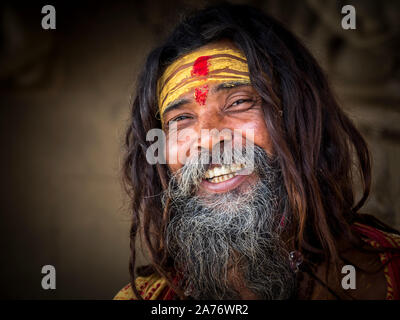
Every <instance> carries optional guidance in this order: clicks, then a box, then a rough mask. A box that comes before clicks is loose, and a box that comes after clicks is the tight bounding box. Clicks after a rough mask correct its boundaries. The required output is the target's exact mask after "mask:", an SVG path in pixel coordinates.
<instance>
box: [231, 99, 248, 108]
mask: <svg viewBox="0 0 400 320" xmlns="http://www.w3.org/2000/svg"><path fill="white" fill-rule="evenodd" d="M246 102H253V100H252V99H239V100H236V101H235V102H234V103H232V105H231V106H232V107H234V106H238V105H240V104H243V103H246Z"/></svg>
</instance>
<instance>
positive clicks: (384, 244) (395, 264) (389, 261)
mask: <svg viewBox="0 0 400 320" xmlns="http://www.w3.org/2000/svg"><path fill="white" fill-rule="evenodd" d="M352 227H353V229H354V230H355V231H356V232H358V233H359V234H360V235H361V236H362V238H363V240H364V241H365V242H366V243H368V244H370V245H371V246H372V247H374V248H397V249H400V236H399V235H397V234H394V233H388V232H384V231H381V230H378V229H376V228H373V227H370V226H367V225H364V224H361V223H358V222H356V223H354V224H353V226H352ZM379 257H380V260H381V262H382V264H383V265H384V266H385V267H384V273H385V278H386V281H387V294H386V299H387V300H400V251H399V252H396V253H394V252H383V253H380V254H379Z"/></svg>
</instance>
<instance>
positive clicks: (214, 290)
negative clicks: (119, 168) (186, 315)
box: [165, 147, 295, 300]
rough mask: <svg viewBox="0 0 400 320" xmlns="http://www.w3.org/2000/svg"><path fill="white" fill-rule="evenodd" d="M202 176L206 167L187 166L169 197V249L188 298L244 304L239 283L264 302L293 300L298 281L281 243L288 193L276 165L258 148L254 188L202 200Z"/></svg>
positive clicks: (176, 177) (172, 182) (170, 191)
mask: <svg viewBox="0 0 400 320" xmlns="http://www.w3.org/2000/svg"><path fill="white" fill-rule="evenodd" d="M235 159H237V158H235ZM185 170H186V171H185ZM204 172H205V166H202V165H192V166H191V165H190V164H189V165H188V166H185V168H184V169H183V170H182V171H181V172H180V173H179V177H178V175H176V176H174V177H172V178H171V182H170V185H169V190H167V193H166V195H168V196H169V198H170V200H171V220H170V222H169V224H168V226H167V228H166V235H165V237H166V246H167V250H168V252H169V255H170V256H171V257H172V258H173V260H174V263H175V268H176V270H178V271H179V272H180V273H181V274H182V280H181V283H180V285H181V286H182V287H184V288H185V290H186V291H185V294H186V295H188V296H191V297H193V298H195V299H199V300H201V299H212V300H219V299H240V298H241V295H240V292H239V291H240V290H239V289H238V285H237V283H238V282H237V281H236V280H234V279H239V280H240V281H239V282H240V283H241V285H242V286H244V287H245V288H247V289H248V290H250V291H251V292H252V293H253V294H255V295H256V296H257V297H258V298H260V299H288V298H290V297H291V296H292V294H293V291H294V284H295V275H294V272H293V271H292V270H291V269H290V265H289V258H288V251H287V250H286V248H285V245H284V243H283V242H282V240H281V231H282V230H281V228H280V224H279V222H280V218H281V214H280V213H281V212H282V208H281V207H282V205H281V204H282V201H281V202H280V200H282V198H285V193H284V191H283V190H285V188H284V187H283V182H282V177H281V174H280V170H279V167H278V166H277V164H276V161H275V162H274V161H272V160H271V159H270V158H269V157H268V156H267V154H266V153H265V152H264V150H262V149H261V148H259V147H256V149H255V172H256V173H257V175H258V177H259V179H258V182H257V183H256V184H254V185H252V186H249V187H248V188H247V189H246V190H244V191H240V190H238V189H235V190H232V191H230V192H227V193H224V194H213V195H207V196H202V197H200V196H196V195H195V191H196V184H198V183H199V181H200V180H201V179H199V177H202V176H203V174H204ZM196 177H197V178H196ZM182 181H183V182H184V183H182ZM190 181H191V183H190ZM189 189H190V190H191V191H190V192H189ZM283 202H284V201H283ZM280 203H281V204H280Z"/></svg>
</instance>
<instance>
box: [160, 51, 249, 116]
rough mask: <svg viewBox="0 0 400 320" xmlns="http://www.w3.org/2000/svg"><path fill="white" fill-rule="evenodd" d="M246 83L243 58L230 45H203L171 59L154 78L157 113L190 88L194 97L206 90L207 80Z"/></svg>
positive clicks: (245, 65)
mask: <svg viewBox="0 0 400 320" xmlns="http://www.w3.org/2000/svg"><path fill="white" fill-rule="evenodd" d="M214 82H215V83H220V82H227V83H229V82H235V83H237V82H244V83H250V78H249V70H248V65H247V60H246V57H245V56H244V55H243V53H242V52H241V51H239V50H238V49H236V48H235V47H233V46H229V45H219V46H205V47H201V48H200V49H197V50H195V51H192V52H190V53H188V54H186V55H184V56H182V57H180V58H178V59H177V60H176V61H174V62H173V63H172V64H171V65H170V66H168V68H167V69H166V70H165V72H164V74H163V75H162V76H161V78H160V79H159V81H158V88H157V89H158V101H159V111H160V115H161V116H162V114H163V113H164V111H165V110H166V108H167V107H168V106H169V105H171V104H172V103H173V102H174V101H176V100H177V99H179V98H180V97H181V96H182V95H183V94H186V93H188V92H190V91H194V94H195V99H196V101H197V102H198V103H199V104H202V102H203V104H204V100H202V99H200V96H199V92H202V93H203V95H202V98H204V95H206V93H207V85H208V84H209V83H214Z"/></svg>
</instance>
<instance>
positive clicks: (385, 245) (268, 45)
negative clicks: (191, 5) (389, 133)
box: [115, 5, 400, 300]
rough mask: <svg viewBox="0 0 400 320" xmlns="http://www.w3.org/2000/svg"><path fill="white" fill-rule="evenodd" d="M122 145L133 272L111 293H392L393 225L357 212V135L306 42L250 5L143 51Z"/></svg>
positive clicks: (204, 15)
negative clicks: (140, 258) (140, 262)
mask: <svg viewBox="0 0 400 320" xmlns="http://www.w3.org/2000/svg"><path fill="white" fill-rule="evenodd" d="M154 129H159V130H160V131H161V130H162V133H163V134H165V137H166V139H165V140H163V141H164V142H165V149H164V150H165V153H164V154H163V157H161V158H162V159H164V160H165V161H159V162H158V163H156V164H152V161H149V158H148V157H146V155H147V150H148V148H149V147H150V146H151V141H148V140H147V139H146V136H147V133H148V132H149V131H150V130H154ZM126 147H127V154H126V159H125V166H124V170H125V171H124V173H125V180H126V186H127V191H128V192H129V194H130V195H131V198H132V216H133V221H132V227H131V233H130V236H131V250H132V252H131V260H130V273H131V283H130V284H129V285H127V286H126V287H125V288H123V289H122V290H121V291H120V292H119V293H118V294H117V295H116V297H115V299H165V300H166V299H193V298H194V299H398V298H399V283H400V274H399V273H400V249H399V247H400V237H399V235H398V232H397V231H396V230H393V229H391V228H390V227H388V226H386V225H384V224H383V223H381V222H379V221H378V220H376V219H375V218H373V217H372V216H369V215H362V214H360V213H359V212H358V211H359V209H360V208H361V207H362V205H363V204H364V202H365V201H366V199H367V197H368V193H369V188H370V176H371V172H370V159H369V153H368V149H367V146H366V143H365V142H364V140H363V138H362V137H361V135H360V134H359V132H358V131H357V130H356V128H355V127H354V125H353V124H352V123H351V121H350V120H349V119H348V118H347V117H346V115H345V114H344V113H343V112H342V111H341V109H340V108H339V107H338V105H337V104H336V102H335V99H334V97H333V95H332V93H331V91H330V89H329V87H328V85H327V82H326V80H325V77H324V75H323V74H322V72H321V70H320V68H319V66H318V64H317V63H316V61H315V60H314V59H313V58H312V56H311V55H310V54H309V52H308V51H307V50H306V49H305V48H304V47H303V46H302V45H301V44H300V43H299V41H298V40H297V39H296V38H295V37H294V36H293V35H292V34H290V33H289V32H288V31H287V30H285V29H284V28H283V27H282V26H280V25H279V24H278V23H277V22H276V21H274V20H273V19H271V18H270V17H268V16H265V15H263V14H262V13H260V12H259V11H258V10H256V9H253V8H250V7H246V6H236V5H222V6H218V7H212V8H208V9H205V10H202V11H200V12H197V13H195V14H194V15H192V16H189V17H188V18H186V20H184V21H183V22H182V23H181V24H180V25H178V26H177V27H176V29H175V30H174V31H173V32H172V34H171V36H170V37H169V38H168V39H167V41H166V42H165V43H164V44H163V45H162V46H160V47H159V48H157V49H155V50H153V51H152V52H151V53H150V55H149V57H148V59H147V62H146V65H145V67H144V70H143V72H142V74H141V77H140V79H139V82H138V87H137V90H136V97H135V100H134V103H133V109H132V118H131V125H130V127H129V130H128V132H127V137H126ZM353 151H355V152H354V153H353ZM353 156H355V157H356V159H357V160H358V170H355V168H354V167H353ZM357 173H358V174H359V177H360V180H361V182H362V185H363V190H362V197H361V199H359V200H358V201H356V200H355V196H354V194H355V187H354V183H353V180H352V179H353V176H354V175H356V174H357ZM137 234H139V235H140V236H141V240H142V243H143V244H144V245H145V247H146V248H147V250H148V255H149V258H150V264H149V265H148V266H145V267H142V268H139V270H135V241H136V236H137ZM345 265H347V266H349V265H350V266H353V267H354V268H350V269H349V268H348V267H347V269H346V270H348V269H349V270H353V271H354V272H353V273H352V274H350V275H349V276H348V278H347V279H345V280H346V281H349V282H350V285H346V281H343V277H344V276H345V275H344V274H342V273H341V271H342V267H343V266H345Z"/></svg>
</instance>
